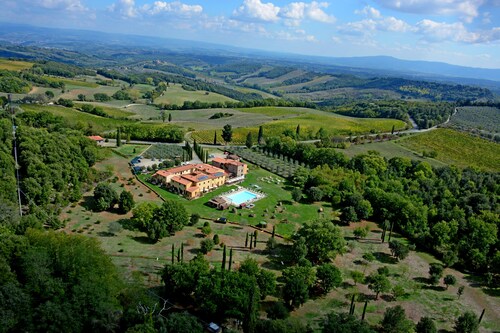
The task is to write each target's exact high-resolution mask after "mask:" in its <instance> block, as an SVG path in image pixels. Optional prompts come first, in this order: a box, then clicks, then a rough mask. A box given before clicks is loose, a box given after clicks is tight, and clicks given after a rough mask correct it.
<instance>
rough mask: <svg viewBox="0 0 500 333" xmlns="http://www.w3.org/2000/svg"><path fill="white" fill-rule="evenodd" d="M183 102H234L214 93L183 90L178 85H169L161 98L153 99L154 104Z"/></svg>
mask: <svg viewBox="0 0 500 333" xmlns="http://www.w3.org/2000/svg"><path fill="white" fill-rule="evenodd" d="M185 101H192V102H194V101H200V102H205V103H217V102H229V101H231V102H235V100H234V99H232V98H229V97H226V96H224V95H220V94H217V93H214V92H208V94H207V92H206V91H200V90H197V91H188V90H184V89H183V88H182V87H181V86H180V85H170V86H169V87H168V89H167V91H166V92H164V93H163V95H162V96H160V97H158V98H155V103H156V104H176V105H182V104H183V103H184V102H185Z"/></svg>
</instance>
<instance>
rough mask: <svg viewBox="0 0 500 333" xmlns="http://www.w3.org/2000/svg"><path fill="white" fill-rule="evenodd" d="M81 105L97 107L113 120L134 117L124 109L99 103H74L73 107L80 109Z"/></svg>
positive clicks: (132, 113)
mask: <svg viewBox="0 0 500 333" xmlns="http://www.w3.org/2000/svg"><path fill="white" fill-rule="evenodd" d="M82 104H92V105H95V106H98V107H100V108H102V110H103V111H104V112H106V113H107V114H108V115H109V116H111V117H114V118H128V117H130V116H133V115H135V113H134V112H131V111H127V110H124V109H119V108H115V107H112V106H107V105H105V104H101V103H93V102H92V103H85V102H84V103H75V106H76V107H81V105H82Z"/></svg>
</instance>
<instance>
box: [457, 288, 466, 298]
mask: <svg viewBox="0 0 500 333" xmlns="http://www.w3.org/2000/svg"><path fill="white" fill-rule="evenodd" d="M464 289H465V287H464V286H460V287H458V290H457V296H458V299H460V296H462V295H463V293H464Z"/></svg>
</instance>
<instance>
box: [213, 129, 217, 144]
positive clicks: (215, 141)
mask: <svg viewBox="0 0 500 333" xmlns="http://www.w3.org/2000/svg"><path fill="white" fill-rule="evenodd" d="M216 144H217V131H214V145H216Z"/></svg>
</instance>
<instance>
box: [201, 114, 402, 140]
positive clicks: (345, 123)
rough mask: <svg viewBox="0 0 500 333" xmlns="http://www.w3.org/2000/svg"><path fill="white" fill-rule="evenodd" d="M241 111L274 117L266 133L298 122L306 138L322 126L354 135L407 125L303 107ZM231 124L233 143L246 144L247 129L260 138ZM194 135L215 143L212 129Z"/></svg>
mask: <svg viewBox="0 0 500 333" xmlns="http://www.w3.org/2000/svg"><path fill="white" fill-rule="evenodd" d="M241 111H243V112H244V113H250V114H257V115H261V116H266V117H268V119H269V118H271V120H270V121H269V122H266V123H264V124H263V125H262V126H263V130H264V135H265V136H280V135H282V133H283V132H284V131H285V130H291V131H293V132H295V129H296V127H297V125H299V124H300V129H301V136H302V137H303V138H305V139H313V138H316V134H317V132H318V131H319V129H320V128H323V129H324V130H325V131H326V132H327V133H328V134H330V135H332V136H333V135H345V136H348V135H351V134H365V133H370V132H372V133H383V132H390V131H391V129H392V126H393V125H394V126H395V129H396V130H402V129H404V128H405V127H406V124H405V123H404V122H403V121H401V120H395V119H374V118H371V119H368V118H353V117H347V116H341V115H338V114H335V113H330V112H324V111H319V110H313V109H304V108H279V107H260V108H249V109H241ZM225 123H228V122H225ZM238 125H239V126H238ZM232 126H233V138H232V142H231V143H233V144H243V143H244V142H245V139H246V136H247V134H248V132H251V133H252V134H253V137H254V139H256V138H257V133H258V127H255V125H251V124H249V123H237V124H235V125H232ZM235 127H236V128H235ZM221 129H222V128H221ZM192 137H193V138H195V139H196V140H198V142H203V143H212V142H213V137H214V133H213V131H197V132H194V133H193V134H192ZM217 141H218V142H219V143H221V142H223V140H222V136H221V131H218V140H217Z"/></svg>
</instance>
